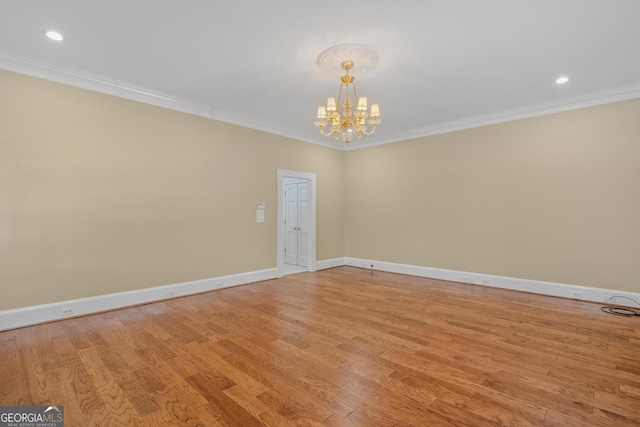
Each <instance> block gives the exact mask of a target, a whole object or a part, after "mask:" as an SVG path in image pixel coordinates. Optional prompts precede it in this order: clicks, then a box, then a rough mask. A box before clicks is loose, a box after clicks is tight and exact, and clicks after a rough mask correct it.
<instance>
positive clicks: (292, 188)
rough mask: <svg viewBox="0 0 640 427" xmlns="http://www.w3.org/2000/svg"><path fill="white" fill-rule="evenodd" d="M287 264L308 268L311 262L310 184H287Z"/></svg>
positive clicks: (285, 218) (285, 187)
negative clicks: (309, 261)
mask: <svg viewBox="0 0 640 427" xmlns="http://www.w3.org/2000/svg"><path fill="white" fill-rule="evenodd" d="M284 196H285V198H284V200H285V209H284V214H285V215H284V220H285V234H286V236H285V263H287V264H293V265H300V266H303V267H306V266H307V263H308V260H309V254H308V253H307V252H308V246H309V245H308V242H309V184H308V183H307V182H294V183H285V185H284Z"/></svg>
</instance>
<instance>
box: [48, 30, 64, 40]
mask: <svg viewBox="0 0 640 427" xmlns="http://www.w3.org/2000/svg"><path fill="white" fill-rule="evenodd" d="M46 34H47V37H49V38H50V39H51V40H55V41H58V42H59V41H61V40H63V39H64V37H62V35H61V34H60V33H58V32H57V31H47V33H46Z"/></svg>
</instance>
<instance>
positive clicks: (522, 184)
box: [0, 71, 640, 310]
mask: <svg viewBox="0 0 640 427" xmlns="http://www.w3.org/2000/svg"><path fill="white" fill-rule="evenodd" d="M0 94H1V96H0V310H6V309H11V308H18V307H25V306H31V305H37V304H42V303H48V302H55V301H64V300H69V299H75V298H81V297H89V296H96V295H102V294H108V293H113V292H120V291H127V290H135V289H141V288H145V287H151V286H160V285H166V284H174V283H180V282H185V281H189V280H196V279H203V278H210V277H216V276H222V275H228V274H235V273H243V272H249V271H256V270H261V269H266V268H273V267H275V266H276V197H277V195H276V191H277V182H276V176H277V175H276V174H277V169H279V168H280V169H289V170H297V171H301V172H312V173H316V174H317V185H318V196H317V197H318V199H317V201H318V210H317V221H318V229H317V232H318V241H317V259H319V260H322V259H330V258H335V257H342V256H350V257H357V258H365V259H373V260H380V261H389V262H397V263H405V264H412V265H420V266H427V267H437V268H445V269H455V270H463V271H470V272H476V273H486V274H496V275H502V276H511V277H518V278H528V279H534V280H546V281H555V282H563V283H569V284H575V285H584V286H594V287H601V288H609V289H620V290H628V291H634V292H640V282H639V281H638V280H637V278H636V277H635V267H636V264H637V263H638V260H640V220H639V219H640V191H639V189H638V183H640V166H638V161H639V160H640V143H639V142H638V141H640V120H638V117H640V100H632V101H626V102H620V103H616V104H610V105H605V106H599V107H593V108H588V109H583V110H576V111H570V112H565V113H559V114H554V115H549V116H543V117H537V118H532V119H527V120H520V121H515V122H510V123H504V124H499V125H494V126H486V127H482V128H476V129H471V130H466V131H460V132H453V133H449V134H445V135H438V136H433V137H426V138H419V139H415V140H410V141H404V142H400V143H395V144H390V145H384V146H379V147H371V148H365V149H360V150H354V151H349V152H346V153H344V152H341V151H337V150H331V149H328V148H324V147H319V146H315V145H311V144H306V143H301V142H299V141H295V140H292V139H287V138H284V137H279V136H274V135H270V134H267V133H263V132H259V131H254V130H250V129H246V128H242V127H238V126H234V125H229V124H225V123H220V122H216V121H214V120H208V119H205V118H201V117H196V116H191V115H188V114H183V113H179V112H175V111H171V110H166V109H162V108H157V107H153V106H149V105H145V104H141V103H137V102H133V101H128V100H124V99H120V98H116V97H112V96H108V95H103V94H98V93H94V92H90V91H86V90H83V89H78V88H73V87H69V86H65V85H61V84H57V83H52V82H47V81H44V80H39V79H35V78H31V77H26V76H22V75H18V74H14V73H10V72H6V71H0ZM381 130H382V129H381ZM258 201H264V202H266V203H267V217H266V218H267V219H266V223H264V224H258V223H256V222H255V210H256V203H257V202H258Z"/></svg>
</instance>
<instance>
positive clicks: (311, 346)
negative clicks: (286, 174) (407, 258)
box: [0, 267, 640, 427]
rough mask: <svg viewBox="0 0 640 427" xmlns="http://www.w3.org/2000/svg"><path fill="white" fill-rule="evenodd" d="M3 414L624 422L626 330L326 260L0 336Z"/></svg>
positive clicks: (636, 339)
mask: <svg viewBox="0 0 640 427" xmlns="http://www.w3.org/2000/svg"><path fill="white" fill-rule="evenodd" d="M0 369H1V373H0V405H49V404H52V405H63V406H64V410H65V417H66V421H67V422H66V426H67V427H76V426H78V427H86V426H136V425H139V426H149V427H155V426H169V425H171V426H207V427H209V426H241V427H247V426H278V427H280V426H325V427H326V426H398V427H401V426H402V427H408V426H415V427H422V426H460V425H464V426H496V425H503V426H607V427H611V426H638V425H640V320H639V318H637V317H636V318H623V317H618V316H613V315H609V314H605V313H602V312H601V311H600V305H599V304H592V303H585V302H579V301H572V300H563V299H558V298H551V297H542V296H536V295H532V294H526V293H518V292H512V291H504V290H498V289H492V288H486V287H480V286H473V285H464V284H457V283H451V282H441V281H436V280H429V279H422V278H416V277H411V276H402V275H394V274H389V273H381V272H373V271H369V270H363V269H356V268H350V267H340V268H334V269H331V270H324V271H320V272H317V273H302V274H297V275H291V276H286V277H285V278H283V279H280V280H271V281H267V282H262V283H256V284H251V285H246V286H240V287H235V288H228V289H223V290H220V291H216V292H210V293H207V294H201V295H196V296H191V297H185V298H178V299H174V300H169V301H165V302H160V303H155V304H149V305H145V306H140V307H135V308H129V309H124V310H118V311H113V312H109V313H103V314H99V315H94V316H88V317H82V318H76V319H69V320H64V321H60V322H54V323H49V324H45V325H39V326H34V327H29V328H23V329H18V330H13V331H7V332H2V333H0Z"/></svg>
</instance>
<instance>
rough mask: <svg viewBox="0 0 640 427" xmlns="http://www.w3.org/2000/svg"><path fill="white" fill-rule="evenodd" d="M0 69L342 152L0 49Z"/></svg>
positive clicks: (323, 143)
mask: <svg viewBox="0 0 640 427" xmlns="http://www.w3.org/2000/svg"><path fill="white" fill-rule="evenodd" d="M0 69H4V70H7V71H13V72H15V73H18V74H24V75H27V76H31V77H36V78H40V79H44V80H49V81H54V82H56V83H62V84H66V85H69V86H74V87H79V88H82V89H87V90H90V91H93V92H99V93H104V94H107V95H113V96H117V97H119V98H125V99H129V100H132V101H137V102H142V103H144V104H150V105H155V106H156V107H162V108H167V109H170V110H175V111H180V112H183V113H187V114H193V115H196V116H200V117H205V118H208V119H213V120H218V121H221V122H225V123H230V124H234V125H238V126H242V127H246V128H250V129H254V130H259V131H263V132H267V133H271V134H275V135H280V136H284V137H287V138H293V139H296V140H299V141H303V142H308V143H310V144H316V145H321V146H323V147H328V148H333V149H336V150H342V147H337V146H336V145H334V144H331V143H328V142H326V141H318V140H314V139H310V138H309V135H306V134H305V135H302V134H295V133H293V132H291V131H289V130H286V129H282V128H278V127H275V126H271V125H268V124H265V123H260V122H255V121H250V120H246V119H244V118H242V117H237V116H233V115H230V114H228V113H225V112H222V111H217V110H215V109H213V108H211V107H209V106H207V105H203V104H198V103H194V102H191V101H188V100H185V99H180V98H177V97H175V96H172V95H169V94H166V93H162V92H157V91H154V90H151V89H148V88H145V87H142V86H136V85H133V84H130V83H127V82H123V81H120V80H116V79H110V78H108V77H104V76H101V75H98V74H92V73H87V72H84V71H80V70H77V69H75V68H71V67H64V66H61V65H54V64H51V63H48V62H45V61H41V60H39V59H35V58H30V57H27V56H23V55H19V54H16V53H13V52H9V51H6V50H2V49H0Z"/></svg>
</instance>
